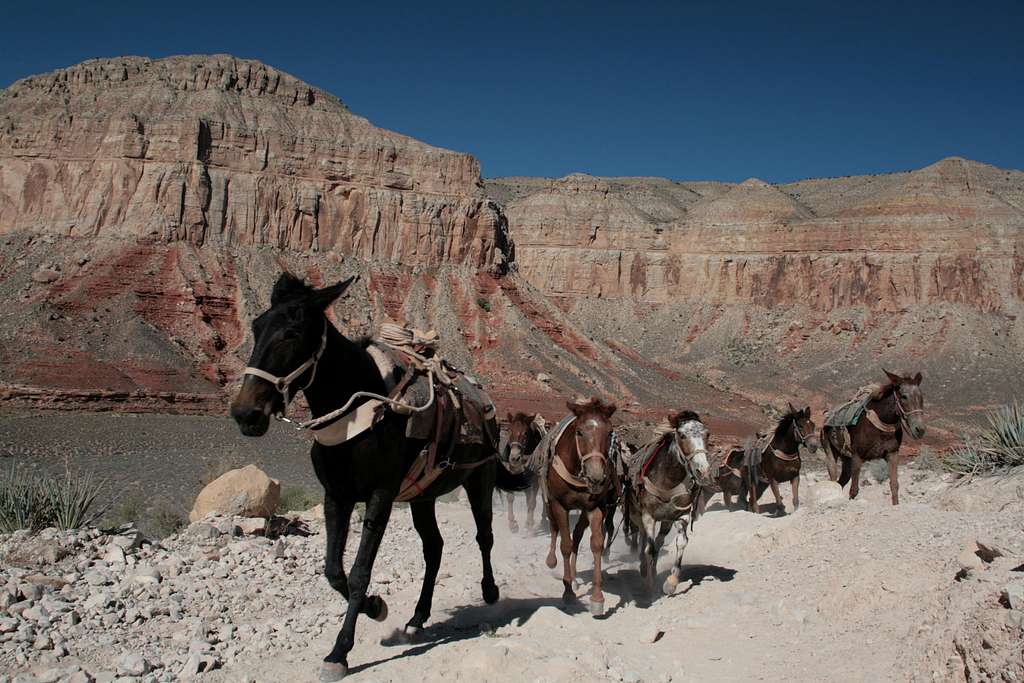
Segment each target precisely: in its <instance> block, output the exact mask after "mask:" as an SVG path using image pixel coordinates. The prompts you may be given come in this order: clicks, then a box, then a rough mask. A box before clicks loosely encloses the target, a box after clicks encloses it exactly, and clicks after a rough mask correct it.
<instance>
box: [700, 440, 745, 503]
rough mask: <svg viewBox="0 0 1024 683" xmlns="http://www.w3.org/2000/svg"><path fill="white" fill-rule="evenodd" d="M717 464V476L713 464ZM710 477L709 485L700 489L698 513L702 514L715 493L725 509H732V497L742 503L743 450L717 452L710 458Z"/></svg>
mask: <svg viewBox="0 0 1024 683" xmlns="http://www.w3.org/2000/svg"><path fill="white" fill-rule="evenodd" d="M716 462H717V466H718V467H717V470H718V471H717V474H714V472H715V464H716ZM711 469H712V473H713V475H712V477H711V481H710V483H709V484H708V485H707V486H705V487H703V488H702V491H703V494H704V495H702V496H701V500H700V510H699V513H700V514H703V513H704V509H705V508H706V507H707V504H708V503H709V502H710V501H711V497H712V496H714V495H715V494H716V493H721V494H722V501H723V502H724V503H725V507H726V509H729V510H732V509H733V500H732V499H733V496H736V498H737V500H739V501H740V502H741V504H742V502H743V498H744V495H743V491H744V488H743V449H742V448H739V447H735V446H734V447H731V448H727V449H725V451H723V452H719V454H718V455H717V457H713V458H712V467H711ZM698 516H699V515H698Z"/></svg>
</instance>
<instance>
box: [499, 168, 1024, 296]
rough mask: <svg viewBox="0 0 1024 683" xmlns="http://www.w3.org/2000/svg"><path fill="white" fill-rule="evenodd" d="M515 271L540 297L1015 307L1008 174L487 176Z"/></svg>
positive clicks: (1019, 246)
mask: <svg viewBox="0 0 1024 683" xmlns="http://www.w3.org/2000/svg"><path fill="white" fill-rule="evenodd" d="M488 187H489V189H490V191H491V192H492V193H493V194H494V195H495V196H497V197H501V198H503V199H506V201H507V213H508V216H509V222H510V225H511V230H512V234H513V236H514V238H515V240H516V262H517V265H518V268H519V271H520V272H521V273H522V274H523V275H524V276H525V277H526V279H527V280H529V281H530V282H531V283H532V284H533V285H534V286H536V287H538V288H539V289H540V290H541V291H542V292H544V293H545V294H547V295H549V296H553V297H557V298H563V299H570V300H575V299H579V298H581V297H596V298H611V299H627V300H632V301H636V302H638V303H649V304H662V303H665V302H667V301H669V300H680V299H682V300H685V301H689V302H703V303H710V304H733V303H760V304H771V305H788V304H804V305H809V306H811V307H812V308H814V309H816V310H820V311H830V310H832V309H834V308H838V307H843V306H852V305H855V306H865V307H868V308H870V309H873V310H890V311H895V310H901V309H903V308H905V307H907V306H910V305H914V304H922V303H928V302H933V301H951V302H960V303H965V304H968V305H970V306H973V307H975V308H978V309H979V310H986V311H993V310H1002V309H1004V308H1005V309H1007V310H1016V308H1017V307H1018V306H1019V304H1020V302H1021V297H1022V295H1024V280H1022V279H1021V273H1022V271H1024V208H1022V205H1021V204H1020V194H1021V192H1022V189H1021V188H1024V173H1021V172H1019V171H1002V170H1000V169H996V168H993V167H990V166H985V165H983V164H978V163H975V162H969V161H965V160H963V159H956V158H954V159H945V160H943V161H940V162H938V163H936V164H933V165H932V166H929V167H927V168H924V169H921V170H919V171H913V172H910V173H903V174H893V175H890V176H873V177H863V178H841V179H834V180H820V181H805V182H800V183H793V184H790V185H781V186H773V185H769V184H767V183H764V182H762V181H760V180H757V179H751V180H748V181H746V182H744V183H741V184H738V185H733V186H722V185H710V186H709V185H707V184H690V183H672V182H670V181H666V180H658V179H603V178H592V177H589V176H583V175H571V176H568V177H565V178H562V179H560V180H552V181H548V182H543V183H539V182H536V181H534V182H532V183H530V184H526V183H524V182H523V180H522V179H518V178H513V179H508V180H505V179H496V180H492V181H488Z"/></svg>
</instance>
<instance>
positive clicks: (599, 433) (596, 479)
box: [545, 398, 619, 616]
mask: <svg viewBox="0 0 1024 683" xmlns="http://www.w3.org/2000/svg"><path fill="white" fill-rule="evenodd" d="M567 405H568V407H569V410H570V411H572V414H573V417H572V418H571V421H570V422H569V423H568V425H567V426H566V427H565V428H564V430H562V431H561V433H560V434H559V433H557V431H556V430H557V429H559V428H560V427H559V428H556V430H552V435H553V438H554V439H556V440H557V441H556V443H554V444H552V446H551V447H552V449H553V451H554V454H553V457H552V458H551V461H550V463H549V465H548V467H547V477H546V480H545V489H546V492H545V493H546V497H547V502H548V520H549V522H550V524H551V547H550V549H549V550H548V556H547V565H548V567H551V568H552V569H553V568H554V567H555V566H557V564H558V561H557V560H556V558H555V543H556V541H557V540H558V539H559V537H560V538H561V546H560V547H561V551H562V564H563V573H562V585H563V587H564V590H563V593H562V599H563V600H564V601H565V602H566V603H572V602H575V601H576V593H575V591H574V590H573V580H574V579H575V578H576V556H577V553H578V551H579V547H580V541H581V540H582V539H583V532H584V531H586V529H587V526H588V525H589V527H590V550H591V552H592V553H593V555H594V580H593V589H592V591H591V594H590V612H591V614H593V615H595V616H600V615H602V614H604V593H602V592H601V554H602V552H603V551H604V540H605V530H604V524H603V522H604V518H605V515H606V514H607V513H608V512H609V511H610V510H611V509H612V508H613V507H614V505H615V499H616V496H617V491H618V488H619V487H618V475H617V474H616V472H615V468H614V466H613V464H612V463H611V461H610V459H609V452H610V450H611V445H612V425H611V422H610V420H611V416H612V415H613V414H614V413H615V405H614V404H611V403H605V402H603V401H602V400H601V399H599V398H593V399H590V400H589V401H569V402H568V403H567ZM561 424H562V423H560V425H561ZM569 510H580V511H581V514H580V518H579V522H578V523H577V524H576V528H575V529H574V530H572V532H571V533H570V530H569Z"/></svg>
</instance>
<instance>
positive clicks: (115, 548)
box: [103, 543, 125, 564]
mask: <svg viewBox="0 0 1024 683" xmlns="http://www.w3.org/2000/svg"><path fill="white" fill-rule="evenodd" d="M103 561H104V562H106V563H107V564H124V563H125V555H124V548H122V547H121V546H119V545H115V544H113V543H111V544H110V545H108V546H107V549H106V551H104V553H103Z"/></svg>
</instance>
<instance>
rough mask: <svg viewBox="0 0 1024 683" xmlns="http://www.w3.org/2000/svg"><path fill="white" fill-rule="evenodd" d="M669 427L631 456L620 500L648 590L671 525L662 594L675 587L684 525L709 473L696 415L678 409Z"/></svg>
mask: <svg viewBox="0 0 1024 683" xmlns="http://www.w3.org/2000/svg"><path fill="white" fill-rule="evenodd" d="M669 424H670V426H671V429H669V431H667V432H665V433H664V434H662V435H660V436H659V437H658V438H656V439H655V440H654V441H652V442H651V443H649V444H647V445H646V446H643V447H642V448H640V449H639V450H638V451H637V452H636V454H635V455H634V456H633V459H632V463H631V466H630V467H629V468H628V471H629V472H630V475H629V476H630V479H629V481H628V482H627V486H626V491H625V495H624V496H623V507H624V511H623V516H624V517H625V518H626V519H628V520H629V521H630V522H631V523H632V525H633V527H635V528H636V529H638V530H639V532H640V576H641V577H643V579H644V583H645V586H646V587H647V590H648V591H651V590H653V587H654V575H655V574H656V573H657V565H658V553H660V552H661V547H662V545H663V544H664V542H665V538H666V537H667V536H668V533H669V531H671V529H672V525H673V524H676V525H677V528H676V536H675V561H674V562H673V563H672V572H671V573H670V574H669V576H668V578H667V579H666V580H665V583H664V584H663V585H662V591H663V592H664V593H665V594H666V595H671V594H673V593H675V591H676V588H677V587H678V586H679V575H680V573H681V571H682V564H683V551H684V550H685V549H686V545H687V543H688V542H689V529H690V522H691V520H692V518H693V515H694V513H695V512H696V508H697V506H698V505H699V500H700V497H701V495H702V494H701V486H702V484H706V483H708V474H709V472H710V466H709V464H708V453H707V437H708V430H707V428H706V427H705V426H704V423H703V422H701V420H700V417H699V416H698V415H697V413H695V412H693V411H690V410H684V411H682V412H681V413H678V414H676V415H673V416H672V417H671V418H670V419H669ZM677 523H678V524H677Z"/></svg>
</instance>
